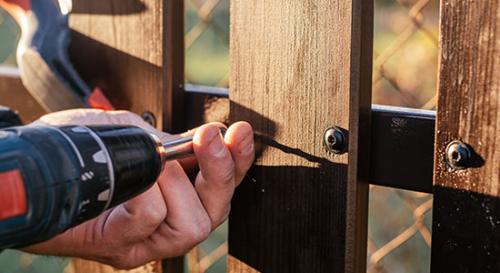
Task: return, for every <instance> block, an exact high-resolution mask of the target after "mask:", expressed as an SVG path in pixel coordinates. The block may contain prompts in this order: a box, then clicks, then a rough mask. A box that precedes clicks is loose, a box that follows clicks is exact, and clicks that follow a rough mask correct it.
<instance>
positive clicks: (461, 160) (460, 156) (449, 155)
mask: <svg viewBox="0 0 500 273" xmlns="http://www.w3.org/2000/svg"><path fill="white" fill-rule="evenodd" d="M471 157H472V152H471V150H470V148H469V146H467V144H465V143H463V142H462V141H459V140H455V141H452V142H450V143H449V144H448V146H446V155H445V158H446V163H448V165H449V166H450V167H451V168H452V169H454V170H463V169H465V168H467V167H468V166H469V163H470V160H471Z"/></svg>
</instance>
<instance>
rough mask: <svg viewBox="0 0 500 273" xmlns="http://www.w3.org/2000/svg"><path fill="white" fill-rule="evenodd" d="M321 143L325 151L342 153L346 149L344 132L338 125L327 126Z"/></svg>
mask: <svg viewBox="0 0 500 273" xmlns="http://www.w3.org/2000/svg"><path fill="white" fill-rule="evenodd" d="M323 143H324V145H325V147H326V149H327V151H329V152H331V153H334V154H343V153H345V150H346V146H347V145H346V144H347V143H346V137H345V134H344V132H343V131H342V130H341V129H340V128H338V127H332V128H328V129H327V130H326V131H325V135H324V138H323Z"/></svg>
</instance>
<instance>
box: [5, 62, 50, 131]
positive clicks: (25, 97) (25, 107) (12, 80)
mask: <svg viewBox="0 0 500 273" xmlns="http://www.w3.org/2000/svg"><path fill="white" fill-rule="evenodd" d="M4 70H5V69H4V68H1V67H0V105H3V106H7V107H9V108H11V109H13V110H15V111H17V112H18V113H19V115H20V116H21V119H22V120H23V122H25V123H27V122H31V121H34V120H36V119H37V118H39V117H40V116H41V115H43V114H44V113H45V111H44V110H43V108H42V107H41V106H40V105H39V104H38V103H37V102H36V100H35V99H34V98H33V97H32V96H31V94H30V93H29V92H28V90H26V88H24V86H23V83H22V82H21V78H20V77H19V76H18V75H15V74H17V73H18V72H17V70H15V69H8V70H9V71H10V72H9V73H8V74H10V75H7V73H4V72H7V71H4Z"/></svg>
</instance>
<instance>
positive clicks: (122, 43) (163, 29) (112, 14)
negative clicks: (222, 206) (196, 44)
mask: <svg viewBox="0 0 500 273" xmlns="http://www.w3.org/2000/svg"><path fill="white" fill-rule="evenodd" d="M70 26H71V28H72V29H73V35H72V43H71V48H70V55H71V59H72V61H73V63H74V64H75V67H76V68H77V70H78V71H79V72H80V73H81V75H82V76H83V78H84V79H85V80H86V81H88V82H89V83H91V84H92V85H94V86H99V87H101V88H102V89H103V90H104V93H105V94H106V95H107V96H108V98H110V100H111V103H112V104H113V105H114V106H115V107H116V108H119V109H126V110H131V111H133V112H135V113H137V114H142V113H144V112H146V111H149V112H151V113H153V114H154V116H155V118H156V126H157V127H158V128H163V129H164V130H166V131H170V132H179V131H182V129H183V128H182V127H183V126H182V125H183V124H182V122H183V118H182V116H183V107H184V104H183V93H182V91H183V90H182V88H183V86H182V85H183V82H184V37H183V30H184V27H183V26H184V4H183V1H167V0H105V1H102V0H75V1H73V13H72V15H71V17H70ZM165 265H166V266H165V272H172V273H174V272H182V258H178V259H172V260H168V261H166V262H165ZM73 266H74V270H75V273H80V272H94V271H98V270H101V271H98V272H106V273H111V272H115V271H114V270H112V269H111V268H109V267H106V266H102V268H101V267H100V266H99V265H98V264H95V263H91V264H86V263H85V262H78V263H73ZM98 268H101V269H98ZM90 269H92V270H90ZM161 270H162V269H161V261H158V262H155V263H153V264H152V265H151V264H150V265H148V266H146V267H143V270H142V271H141V270H139V271H137V272H161ZM118 272H119V271H118Z"/></svg>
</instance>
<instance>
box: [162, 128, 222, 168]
mask: <svg viewBox="0 0 500 273" xmlns="http://www.w3.org/2000/svg"><path fill="white" fill-rule="evenodd" d="M220 131H221V134H222V137H224V135H225V134H226V129H225V128H220ZM162 144H163V151H162V158H163V160H164V161H165V162H166V161H170V160H176V159H181V158H185V157H189V156H192V155H194V149H193V136H192V135H191V136H186V137H181V138H177V139H174V140H171V141H167V142H164V143H162Z"/></svg>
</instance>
